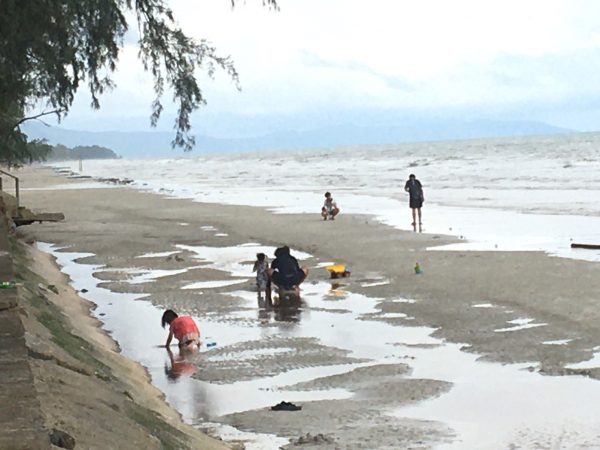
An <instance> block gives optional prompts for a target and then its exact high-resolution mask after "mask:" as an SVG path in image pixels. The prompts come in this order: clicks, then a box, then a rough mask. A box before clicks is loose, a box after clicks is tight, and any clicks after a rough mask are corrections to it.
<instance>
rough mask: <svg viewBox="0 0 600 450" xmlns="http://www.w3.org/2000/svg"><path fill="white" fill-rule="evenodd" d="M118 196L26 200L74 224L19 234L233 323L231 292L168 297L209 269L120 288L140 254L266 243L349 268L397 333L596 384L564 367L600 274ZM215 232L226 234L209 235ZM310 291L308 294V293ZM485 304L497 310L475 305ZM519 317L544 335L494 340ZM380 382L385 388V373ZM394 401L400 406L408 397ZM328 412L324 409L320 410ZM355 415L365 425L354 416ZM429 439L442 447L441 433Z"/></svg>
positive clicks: (430, 388) (579, 345)
mask: <svg viewBox="0 0 600 450" xmlns="http://www.w3.org/2000/svg"><path fill="white" fill-rule="evenodd" d="M34 173H36V179H35V182H40V183H43V182H46V183H52V182H56V181H57V179H58V178H57V177H55V176H53V175H51V174H50V175H48V173H47V172H46V173H45V172H44V170H41V171H37V172H34ZM44 177H46V179H45V181H44ZM58 180H59V181H64V179H58ZM115 189H116V190H112V189H103V190H100V189H98V190H74V191H69V190H64V191H61V192H53V191H35V192H34V191H25V192H24V193H23V194H24V197H27V198H26V200H25V202H26V203H27V204H28V205H31V207H32V208H38V209H39V208H41V207H45V208H50V207H52V208H55V207H56V208H60V209H61V210H63V212H65V214H66V215H67V221H66V222H65V223H62V224H52V225H50V224H46V225H41V226H38V225H32V226H31V227H30V228H28V229H27V230H24V233H25V235H26V236H35V237H39V238H40V240H43V241H46V242H53V243H55V244H59V245H60V244H66V243H70V244H72V247H71V249H72V250H74V251H87V252H91V253H94V254H95V256H94V257H91V258H86V259H85V260H84V262H86V263H98V264H103V265H106V266H107V267H108V268H112V273H111V272H108V273H106V274H104V275H103V277H104V276H105V277H106V280H103V282H104V283H105V285H106V286H107V287H109V288H111V290H114V291H116V292H138V293H144V294H149V295H150V296H149V297H148V299H147V301H150V302H152V303H154V304H156V305H165V304H167V305H173V306H176V307H177V308H183V309H184V310H186V311H190V312H193V313H195V314H199V315H200V316H202V317H204V314H207V313H209V312H210V313H211V314H217V315H219V314H220V315H227V314H229V313H230V312H231V311H238V310H240V307H241V306H243V305H244V303H243V302H241V301H240V300H236V299H235V298H233V299H232V298H231V297H230V296H228V295H225V294H226V293H227V292H229V291H230V289H228V288H223V289H220V290H219V289H217V290H215V291H214V292H204V293H203V294H202V296H201V297H198V296H197V295H192V294H193V293H187V292H184V291H178V292H176V293H174V292H172V291H173V288H174V287H175V286H181V285H182V284H183V283H188V282H192V281H198V280H207V281H208V280H211V279H213V280H214V279H218V276H225V274H219V273H218V271H217V272H215V271H212V272H211V270H212V269H211V270H207V269H202V268H199V269H190V270H189V271H188V272H186V273H182V274H179V275H176V276H172V277H167V278H166V279H156V280H154V281H153V282H151V283H144V284H142V285H139V286H138V285H130V284H128V283H126V282H123V280H122V279H120V278H119V277H121V276H122V275H123V272H122V270H123V268H126V267H136V266H137V265H139V264H140V260H139V259H138V260H136V257H137V256H139V255H142V254H144V253H147V252H152V251H155V252H161V251H166V250H169V249H172V248H173V247H174V246H175V245H177V244H184V245H191V246H194V245H196V246H197V245H208V246H217V247H220V246H224V247H227V246H232V245H239V244H240V243H244V242H257V241H258V242H260V243H262V244H268V245H279V244H281V243H288V244H289V245H290V246H292V247H293V249H296V250H301V251H304V252H307V253H310V254H311V255H312V256H313V258H311V259H310V261H309V262H310V264H311V265H312V266H313V267H315V265H317V264H318V263H319V262H324V261H343V262H346V263H348V264H349V265H350V266H351V267H352V268H353V276H352V277H351V278H350V279H349V280H348V283H347V285H346V289H347V290H348V291H351V292H353V293H356V294H361V295H368V296H370V297H371V298H376V299H377V302H376V304H377V308H378V309H379V310H380V312H381V313H382V314H384V315H385V314H396V316H390V317H382V319H383V320H384V321H385V322H386V323H389V324H390V325H392V326H397V327H415V326H429V327H433V328H436V329H437V330H436V331H435V333H434V336H435V337H437V338H442V339H445V340H447V341H449V342H457V343H463V344H467V345H469V348H468V351H470V352H474V353H476V354H479V355H482V358H483V359H490V360H494V361H499V362H503V363H516V362H527V363H532V362H533V363H535V364H537V365H539V367H538V368H537V369H534V370H536V371H538V372H539V373H542V374H561V373H564V374H567V373H568V374H582V375H586V376H589V377H593V378H600V372H599V370H598V369H591V370H588V369H585V370H584V369H582V370H576V369H569V370H567V369H565V366H566V365H568V364H569V363H576V362H580V361H582V360H586V359H590V358H591V357H592V353H593V352H594V350H592V349H593V347H594V346H595V345H596V343H597V342H598V341H600V333H599V332H598V331H596V329H595V326H594V324H595V323H596V322H597V319H598V318H599V317H598V315H599V314H600V312H597V308H595V293H596V292H598V289H599V288H600V284H599V281H598V279H599V278H600V277H598V276H597V275H598V274H600V269H599V267H598V265H597V264H596V263H586V262H582V261H576V260H565V259H560V258H554V257H550V256H547V255H545V254H543V253H540V252H494V253H492V254H490V253H487V252H465V251H456V252H433V251H427V250H426V249H427V248H428V246H430V245H431V243H432V242H433V243H436V244H437V243H439V242H446V243H451V242H453V240H452V239H451V238H448V237H441V236H439V237H437V238H434V236H432V235H425V234H414V233H412V232H402V231H399V230H396V229H393V228H391V227H389V226H386V225H383V224H380V223H376V222H375V220H374V219H373V218H372V217H370V216H352V215H343V216H340V217H339V220H336V221H334V222H327V223H323V222H322V221H321V220H318V219H315V218H313V217H312V216H307V215H302V214H295V215H291V214H290V215H282V214H276V215H273V214H270V213H269V212H268V211H264V210H260V209H259V208H252V207H233V206H228V205H215V204H202V203H198V202H192V201H189V200H178V199H166V198H161V197H158V196H156V195H154V194H147V193H141V192H138V191H133V190H128V189H123V188H115ZM316 216H317V215H316V214H315V217H316ZM183 223H186V224H187V225H182V224H183ZM208 225H210V226H213V227H214V228H215V229H217V230H218V231H219V232H220V233H221V234H225V236H216V234H217V233H216V232H213V231H210V230H203V229H202V226H208ZM324 227H327V228H324ZM332 227H335V229H332ZM89 237H93V239H89ZM182 257H183V259H184V262H182V263H180V264H179V265H177V264H175V263H173V262H172V261H170V262H167V261H166V260H164V259H159V260H157V261H149V260H148V259H146V260H143V264H144V265H147V266H148V267H153V268H154V269H165V268H167V267H168V268H169V269H177V268H181V267H184V266H187V265H189V263H190V262H192V261H193V260H194V256H193V254H190V253H183V254H182ZM415 259H416V260H417V261H418V262H420V263H421V266H422V267H423V268H424V271H425V272H424V274H423V276H415V275H414V272H413V270H412V269H413V265H414V262H415ZM323 272H324V271H323ZM119 274H120V275H119ZM311 276H312V277H313V278H311V281H312V280H314V281H315V282H318V283H326V282H328V280H327V278H326V277H325V274H324V273H322V272H318V271H313V272H312V273H311ZM377 277H380V278H382V279H385V280H387V284H379V285H374V284H372V280H374V279H375V278H377ZM361 280H363V281H361ZM368 280H371V285H369V284H370V283H369V282H367V281H368ZM250 286H251V283H247V284H246V285H245V286H243V287H244V288H246V289H248V288H250ZM236 289H239V287H238V288H236ZM306 289H307V291H309V289H308V286H307V288H306ZM398 297H401V298H404V299H413V300H414V303H409V302H400V303H398V302H397V301H395V299H398ZM573 298H577V306H578V308H579V309H578V310H574V309H573V308H572V301H573V300H572V299H573ZM199 299H202V303H199V302H198V300H199ZM486 303H489V304H492V305H493V307H491V308H482V307H477V305H481V304H486ZM244 308H247V307H245V306H244ZM509 311H512V312H509ZM313 314H316V313H313ZM401 314H403V315H404V317H403V316H402V315H401ZM207 317H208V316H207ZM408 317H410V319H409V318H408ZM520 317H532V318H534V319H535V320H536V321H537V322H538V323H544V326H539V327H535V328H534V327H531V328H526V329H522V330H521V331H519V332H518V333H517V332H510V333H499V332H497V331H496V330H502V329H503V328H506V327H510V325H506V324H507V322H509V321H510V320H518V319H519V318H520ZM566 338H569V339H571V341H570V342H569V344H568V345H561V346H558V345H554V346H550V345H545V344H543V342H548V341H552V340H560V339H566ZM302 345H305V347H304V351H307V350H308V349H310V347H309V346H306V345H307V344H302ZM242 348H243V347H242ZM300 348H303V347H300ZM299 358H300V355H299ZM300 362H301V358H300ZM409 365H410V363H409ZM372 370H375V369H372ZM378 370H383V369H378ZM367 372H368V371H367ZM358 373H360V371H359V372H357V375H355V376H356V377H357V378H359V379H363V377H364V376H366V374H363V375H360V376H359V375H358ZM371 375H372V374H371ZM380 376H381V377H383V378H380V379H379V380H380V381H381V380H384V379H386V378H385V377H388V376H389V374H385V373H381V374H380ZM396 381H397V380H396ZM415 381H416V382H417V383H421V384H422V386H423V389H421V388H417V385H415V384H414V383H413V386H412V387H411V385H410V383H409V384H406V383H404V384H403V387H402V389H408V390H409V391H412V392H414V393H415V394H414V395H415V397H414V398H416V399H421V398H428V397H430V396H432V395H433V396H436V395H439V394H440V392H441V391H436V389H435V388H434V384H432V383H431V380H415ZM336 382H339V380H338V381H336ZM348 382H349V381H345V383H348ZM355 383H356V382H355V381H352V382H350V385H351V386H355ZM354 388H355V387H354ZM419 392H420V393H419ZM436 392H437V393H436ZM361 395H364V392H363V394H361ZM398 401H399V402H400V403H402V400H401V396H399V397H398ZM412 401H413V402H414V399H413V400H412ZM312 403H314V402H312ZM332 404H335V405H336V406H335V407H336V408H342V409H344V408H348V407H349V406H348V405H349V403H348V402H345V403H344V402H341V403H340V402H335V403H332ZM332 404H329V405H327V404H325V403H322V405H323V408H325V411H327V410H328V408H331V405H332ZM348 411H349V410H348ZM252 414H253V413H252V412H250V413H245V414H243V415H242V416H243V417H246V418H247V419H248V420H249V422H248V423H253V421H254V420H255V419H256V414H254V416H253V415H252ZM355 414H357V415H358V416H360V413H359V412H356V413H355ZM242 416H239V415H237V416H232V417H231V420H233V422H234V423H236V421H239V423H242V422H243V421H244V420H245V419H244V418H243V417H242ZM361 420H362V419H361ZM406 424H407V426H408V428H410V430H412V431H411V432H409V431H407V436H409V435H411V433H412V432H415V433H416V434H415V435H414V436H422V435H423V434H426V433H427V431H424V430H428V431H429V432H431V425H430V426H429V427H428V426H425V428H423V429H421V432H417V431H415V430H416V429H419V427H422V426H423V424H418V423H415V422H413V423H410V424H409V422H407V423H406ZM387 425H389V424H383V423H382V424H381V426H382V427H383V428H381V430H383V431H385V430H387V428H385V426H387ZM282 426H283V425H282ZM411 427H412V428H411ZM408 428H407V430H408ZM434 428H435V427H434ZM284 429H285V427H284ZM438 432H439V431H438ZM284 434H285V433H284ZM444 434H445V433H444V432H442V435H444ZM432 436H438V437H439V434H435V433H434V434H432ZM382 439H383V437H382ZM414 439H418V438H414ZM410 442H412V441H410ZM380 444H382V443H381V442H380ZM323 448H326V447H323Z"/></svg>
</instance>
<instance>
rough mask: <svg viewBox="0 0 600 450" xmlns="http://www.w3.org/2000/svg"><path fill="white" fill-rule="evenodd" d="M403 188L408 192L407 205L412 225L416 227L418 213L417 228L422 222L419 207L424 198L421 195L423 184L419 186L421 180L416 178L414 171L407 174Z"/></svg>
mask: <svg viewBox="0 0 600 450" xmlns="http://www.w3.org/2000/svg"><path fill="white" fill-rule="evenodd" d="M404 190H405V191H406V192H408V196H409V206H410V208H411V209H412V219H413V221H412V224H411V225H412V226H413V227H415V228H416V226H417V214H418V215H419V228H421V225H423V223H422V222H421V207H422V206H423V201H424V200H425V196H424V195H423V186H421V182H420V181H419V180H417V177H416V176H415V174H414V173H411V174H410V175H409V176H408V180H407V181H406V184H405V185H404Z"/></svg>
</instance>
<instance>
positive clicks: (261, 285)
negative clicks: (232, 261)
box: [252, 253, 269, 299]
mask: <svg viewBox="0 0 600 450" xmlns="http://www.w3.org/2000/svg"><path fill="white" fill-rule="evenodd" d="M268 271H269V259H268V258H267V256H266V255H265V254H264V253H257V254H256V261H255V262H254V267H253V268H252V272H256V288H257V289H258V298H259V299H260V298H262V291H265V292H266V291H267V283H268V282H269V273H268Z"/></svg>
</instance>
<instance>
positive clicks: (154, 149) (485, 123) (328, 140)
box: [23, 118, 572, 157]
mask: <svg viewBox="0 0 600 450" xmlns="http://www.w3.org/2000/svg"><path fill="white" fill-rule="evenodd" d="M365 120H366V119H365ZM23 128H24V131H25V133H26V134H27V135H28V136H29V137H30V138H39V139H47V140H48V142H49V143H50V144H58V143H60V144H64V145H66V146H71V147H75V146H82V145H83V146H85V145H91V144H94V145H99V146H103V147H108V148H111V149H114V150H115V151H116V152H117V153H119V154H120V155H122V156H123V157H163V156H177V155H181V154H182V153H183V152H182V151H181V150H179V149H172V148H171V141H172V139H173V136H174V135H173V133H169V132H157V131H147V132H139V131H135V132H134V131H132V132H123V131H105V132H91V131H78V130H68V129H63V128H59V127H48V126H44V125H41V124H37V123H34V122H27V123H25V124H24V127H23ZM571 131H572V130H567V129H564V128H558V127H554V126H552V125H548V124H545V123H542V122H534V121H492V120H460V119H431V120H426V119H412V118H403V119H401V120H398V121H395V122H394V124H393V125H389V124H387V125H384V126H380V125H371V124H366V123H365V124H362V123H361V124H358V125H356V124H353V123H347V124H341V125H331V126H324V127H323V128H316V129H308V130H301V131H299V130H283V131H278V132H276V133H271V134H264V135H261V136H250V137H241V138H235V139H227V138H213V137H208V136H196V148H195V152H211V153H213V152H244V151H256V150H277V149H302V148H328V147H341V146H349V145H363V144H396V143H405V142H419V141H437V140H453V139H471V138H487V137H503V136H525V135H541V134H556V133H566V132H571Z"/></svg>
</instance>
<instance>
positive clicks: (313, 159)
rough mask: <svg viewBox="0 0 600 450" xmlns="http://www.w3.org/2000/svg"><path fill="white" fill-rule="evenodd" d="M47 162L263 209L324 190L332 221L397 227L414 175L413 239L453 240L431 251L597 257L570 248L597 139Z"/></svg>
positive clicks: (581, 236)
mask: <svg viewBox="0 0 600 450" xmlns="http://www.w3.org/2000/svg"><path fill="white" fill-rule="evenodd" d="M52 165H53V166H55V167H68V168H70V169H71V170H73V171H74V172H77V173H80V174H81V175H87V176H91V177H103V178H107V177H114V178H122V179H123V178H127V179H131V180H133V183H132V186H133V187H134V188H137V189H140V190H144V191H151V192H156V193H158V194H162V195H165V196H169V197H176V198H187V199H192V200H195V201H199V202H210V203H224V204H230V205H248V206H256V207H263V208H267V209H269V210H271V211H272V212H274V213H314V214H318V213H319V211H320V207H321V206H322V203H323V200H324V198H323V194H324V193H325V192H326V191H330V192H331V193H332V194H333V197H334V199H335V200H336V202H337V203H338V205H339V207H340V208H341V211H342V214H344V213H358V214H370V215H373V216H375V217H376V218H377V219H378V220H380V221H381V222H383V223H386V224H389V225H390V226H393V227H396V228H399V229H403V230H412V226H411V222H412V217H411V215H410V210H409V208H408V195H407V193H406V192H405V191H404V184H405V182H406V180H407V179H408V176H409V174H411V173H414V174H415V175H416V176H417V178H418V179H419V180H420V181H421V183H422V185H423V188H424V193H425V203H424V206H423V210H422V212H423V229H422V230H423V232H427V233H436V234H446V235H452V236H456V237H457V238H458V239H460V241H461V242H460V243H458V244H452V245H450V246H446V247H443V248H440V247H437V248H436V250H445V249H446V250H465V251H466V250H489V251H506V250H513V251H527V250H539V251H544V252H547V253H549V254H551V255H556V256H561V257H568V258H576V259H585V260H591V261H600V251H595V250H581V249H571V243H585V244H600V133H576V134H557V135H547V136H530V137H514V138H498V139H475V140H462V141H439V142H420V143H412V144H397V145H373V146H356V147H343V148H335V149H307V150H293V151H288V150H277V151H270V152H266V151H264V152H258V153H226V154H223V153H221V154H212V153H210V149H209V148H207V149H196V150H194V151H192V152H190V153H182V152H181V151H180V150H176V149H174V150H173V157H172V158H166V159H165V158H161V159H152V158H145V159H119V160H86V161H83V162H82V163H81V166H80V164H79V162H78V161H72V162H68V163H65V162H58V163H53V164H52ZM80 169H81V170H80ZM341 217H342V216H340V218H341Z"/></svg>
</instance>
